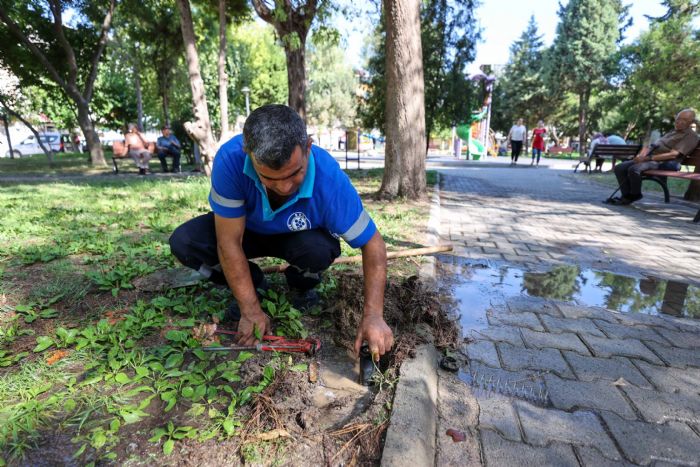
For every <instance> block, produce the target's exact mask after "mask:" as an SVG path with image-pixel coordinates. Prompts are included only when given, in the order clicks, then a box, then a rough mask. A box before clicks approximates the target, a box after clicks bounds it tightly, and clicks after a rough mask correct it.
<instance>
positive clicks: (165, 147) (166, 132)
mask: <svg viewBox="0 0 700 467" xmlns="http://www.w3.org/2000/svg"><path fill="white" fill-rule="evenodd" d="M156 149H157V150H158V159H159V160H160V166H161V168H162V169H163V172H167V171H168V163H167V161H166V160H165V158H166V157H168V156H171V157H172V158H173V166H172V172H173V173H180V141H178V139H177V137H176V136H175V135H174V134H172V133H171V132H170V126H168V125H165V126H164V127H163V136H160V137H159V138H158V141H157V142H156Z"/></svg>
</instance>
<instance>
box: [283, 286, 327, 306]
mask: <svg viewBox="0 0 700 467" xmlns="http://www.w3.org/2000/svg"><path fill="white" fill-rule="evenodd" d="M289 303H291V304H292V306H293V307H294V308H296V309H297V310H299V311H307V310H310V309H311V308H313V307H315V306H316V305H318V304H319V303H321V298H320V297H319V296H318V292H316V289H307V290H300V289H291V290H290V291H289Z"/></svg>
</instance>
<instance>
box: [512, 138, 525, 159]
mask: <svg viewBox="0 0 700 467" xmlns="http://www.w3.org/2000/svg"><path fill="white" fill-rule="evenodd" d="M522 150H523V142H522V141H516V140H513V139H512V140H510V160H511V161H513V162H518V157H520V151H522Z"/></svg>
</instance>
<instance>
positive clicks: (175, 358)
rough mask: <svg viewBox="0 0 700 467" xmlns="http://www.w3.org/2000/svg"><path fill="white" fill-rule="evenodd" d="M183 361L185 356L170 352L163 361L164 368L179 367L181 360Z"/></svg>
mask: <svg viewBox="0 0 700 467" xmlns="http://www.w3.org/2000/svg"><path fill="white" fill-rule="evenodd" d="M183 361H185V357H184V356H183V355H182V354H180V353H173V354H170V356H169V357H168V359H167V360H166V361H165V368H174V367H178V368H179V367H180V365H182V362H183Z"/></svg>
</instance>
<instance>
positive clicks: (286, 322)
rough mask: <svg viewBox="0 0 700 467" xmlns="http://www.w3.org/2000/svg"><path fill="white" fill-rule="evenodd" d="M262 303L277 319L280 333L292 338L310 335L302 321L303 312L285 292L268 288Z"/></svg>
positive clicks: (277, 331) (277, 327)
mask: <svg viewBox="0 0 700 467" xmlns="http://www.w3.org/2000/svg"><path fill="white" fill-rule="evenodd" d="M260 305H261V306H262V309H263V310H264V311H266V312H267V313H268V314H269V315H270V316H271V317H272V319H273V320H274V321H275V323H276V325H277V326H276V333H277V334H278V335H280V336H286V337H292V338H296V337H300V338H306V336H308V335H309V333H308V331H307V330H306V328H304V324H303V323H302V322H301V312H300V311H299V310H297V309H296V308H294V307H293V306H292V304H291V303H289V301H288V300H287V297H286V296H285V295H284V294H278V293H277V292H275V291H274V290H268V291H267V292H266V293H265V298H263V301H262V303H261V304H260Z"/></svg>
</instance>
